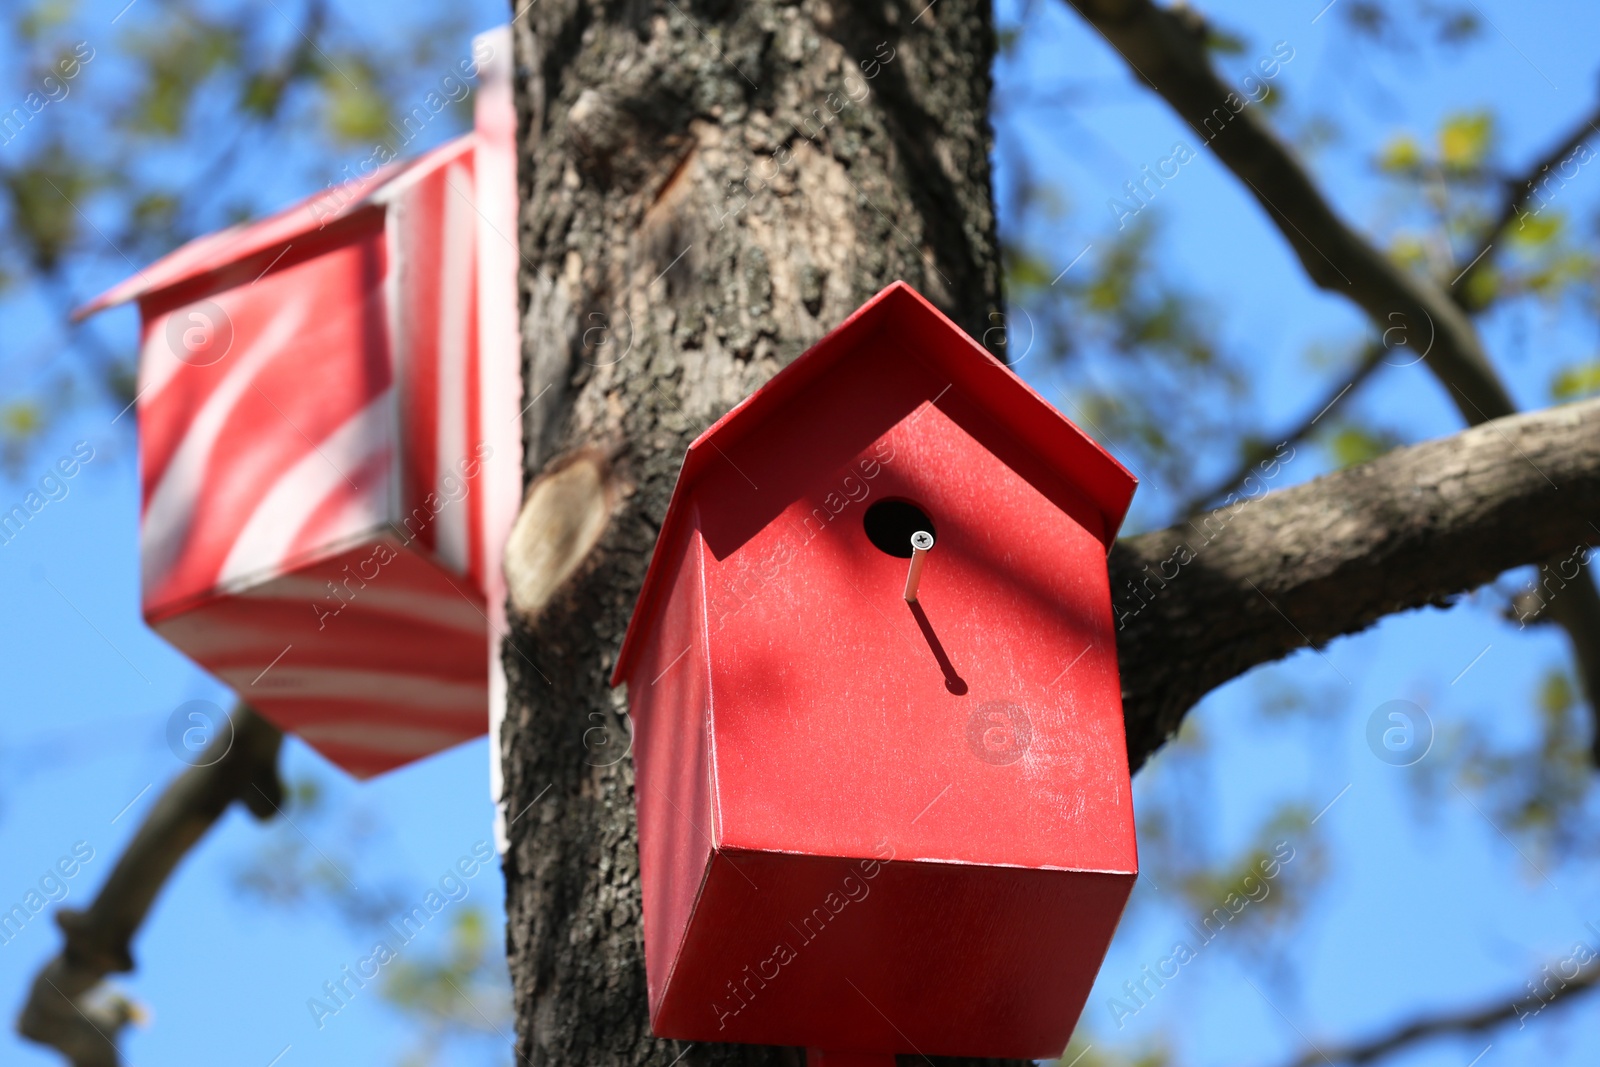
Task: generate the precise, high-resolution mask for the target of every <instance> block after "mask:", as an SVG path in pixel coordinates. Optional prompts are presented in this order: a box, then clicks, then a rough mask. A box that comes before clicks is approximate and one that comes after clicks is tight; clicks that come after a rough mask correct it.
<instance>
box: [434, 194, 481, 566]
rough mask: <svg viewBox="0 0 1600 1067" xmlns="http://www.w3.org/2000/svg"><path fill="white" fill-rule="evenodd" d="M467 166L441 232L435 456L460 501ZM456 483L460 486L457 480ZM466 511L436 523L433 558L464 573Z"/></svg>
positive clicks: (469, 310) (468, 253) (469, 267)
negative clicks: (437, 423)
mask: <svg viewBox="0 0 1600 1067" xmlns="http://www.w3.org/2000/svg"><path fill="white" fill-rule="evenodd" d="M470 183H471V176H470V175H469V174H468V173H467V169H466V168H465V167H463V166H460V165H459V164H458V165H455V166H452V167H451V168H450V169H449V170H448V171H446V172H445V189H444V192H443V194H442V195H443V197H444V212H443V215H444V217H443V219H442V220H440V224H441V225H442V226H443V227H444V229H443V232H442V233H441V234H440V245H441V254H440V257H439V258H440V261H441V262H440V263H439V266H438V270H439V272H440V275H439V278H438V285H437V293H438V300H439V349H438V354H439V395H438V398H437V400H438V405H439V442H438V451H437V453H436V454H435V463H436V464H437V468H436V469H437V472H438V473H437V475H436V478H437V481H436V484H435V487H434V491H435V492H437V493H438V494H439V495H440V496H442V497H445V498H446V499H460V488H459V486H458V487H457V489H456V491H455V492H453V493H451V492H446V490H445V488H444V484H445V479H447V478H448V479H455V480H457V481H458V480H459V479H460V476H461V463H462V461H463V460H464V459H466V457H467V450H468V449H469V448H470V447H471V444H470V443H469V442H468V441H467V331H468V329H469V324H470V323H471V316H472V315H473V314H474V313H475V311H476V309H475V308H473V307H472V306H471V303H470V301H469V297H470V296H471V294H472V271H473V266H474V264H473V262H472V258H473V256H472V254H473V247H472V246H473V236H474V235H473V225H474V222H475V221H476V212H474V210H473V206H472V204H471V203H470V202H468V200H467V199H466V196H465V194H464V193H463V192H461V190H463V189H467V188H470V187H471V184H470ZM452 484H455V483H454V482H452ZM467 529H468V527H467V509H466V508H464V507H447V508H445V509H444V510H443V511H441V512H440V513H439V516H438V518H437V519H435V520H434V533H433V537H434V554H435V557H436V558H437V559H438V560H439V562H440V563H442V564H443V565H444V566H445V567H447V568H449V569H450V570H452V571H454V572H455V573H457V574H465V573H466V570H467V563H468V560H469V552H468V548H467Z"/></svg>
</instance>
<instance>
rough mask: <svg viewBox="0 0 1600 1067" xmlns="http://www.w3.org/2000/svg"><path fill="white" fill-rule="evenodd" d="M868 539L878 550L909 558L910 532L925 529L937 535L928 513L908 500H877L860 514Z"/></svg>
mask: <svg viewBox="0 0 1600 1067" xmlns="http://www.w3.org/2000/svg"><path fill="white" fill-rule="evenodd" d="M861 527H862V529H864V530H865V531H866V532H867V540H869V541H871V542H872V544H873V547H875V548H876V549H877V550H878V551H880V552H887V553H888V554H889V555H891V556H899V557H900V558H901V559H910V558H911V535H912V534H914V533H917V532H918V531H925V532H927V533H930V534H933V535H934V537H935V538H937V537H938V535H939V531H938V530H935V529H934V528H933V520H932V519H930V518H928V513H927V512H925V511H923V510H922V509H921V508H919V507H917V505H915V504H913V503H912V502H911V501H909V500H880V501H878V502H877V503H876V504H873V505H872V506H871V507H869V508H867V510H866V514H864V515H862V516H861Z"/></svg>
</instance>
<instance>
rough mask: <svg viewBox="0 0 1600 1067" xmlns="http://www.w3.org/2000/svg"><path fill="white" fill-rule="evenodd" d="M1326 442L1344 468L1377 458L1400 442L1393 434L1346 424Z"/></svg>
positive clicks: (1337, 462) (1333, 456)
mask: <svg viewBox="0 0 1600 1067" xmlns="http://www.w3.org/2000/svg"><path fill="white" fill-rule="evenodd" d="M1325 443H1326V446H1327V449H1328V452H1329V453H1330V455H1331V456H1332V458H1333V462H1334V463H1335V464H1336V465H1337V466H1339V467H1341V468H1342V467H1354V466H1357V465H1358V464H1361V463H1366V462H1367V461H1368V460H1373V459H1377V458H1378V457H1379V456H1381V455H1383V454H1384V453H1385V452H1388V451H1389V450H1390V449H1392V448H1394V446H1395V445H1396V444H1398V443H1399V442H1398V441H1397V440H1395V438H1394V436H1393V435H1392V434H1388V433H1384V432H1381V431H1374V430H1368V429H1365V428H1364V427H1361V426H1356V425H1354V424H1346V425H1344V426H1341V427H1339V428H1338V429H1337V430H1335V431H1334V432H1333V433H1332V435H1331V436H1330V437H1329V438H1328V439H1327V441H1326V442H1325Z"/></svg>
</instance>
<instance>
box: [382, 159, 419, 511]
mask: <svg viewBox="0 0 1600 1067" xmlns="http://www.w3.org/2000/svg"><path fill="white" fill-rule="evenodd" d="M391 184H392V183H391ZM405 209H406V204H405V200H404V198H399V199H396V200H394V201H391V202H389V203H388V205H387V206H386V207H385V208H384V212H383V242H384V245H385V255H384V275H383V302H384V317H383V319H384V323H385V325H387V326H388V328H389V368H390V373H391V374H392V375H393V376H394V377H393V379H392V380H393V381H394V382H395V385H396V387H395V388H394V389H392V390H390V396H389V424H390V425H391V426H392V427H393V428H394V430H393V432H394V441H395V442H396V444H398V445H399V446H400V447H398V448H396V449H395V450H394V464H393V465H392V466H391V467H390V468H389V500H388V505H387V507H386V508H385V511H386V512H387V514H388V517H389V519H390V521H391V522H398V521H399V520H400V502H401V501H402V500H404V499H405V492H404V490H405V482H404V480H403V476H404V470H405V461H406V425H407V424H406V416H405V411H406V408H405V399H406V397H407V396H409V395H410V393H411V390H412V388H413V386H412V382H411V333H410V331H408V330H406V329H405V328H404V323H405V318H404V315H403V314H402V309H403V308H404V307H405V303H404V302H403V300H402V297H401V287H400V279H401V276H402V275H403V274H404V272H405V270H406V268H407V267H408V266H409V265H410V263H409V260H408V258H407V256H406V249H405V241H404V240H403V239H402V235H403V234H404V233H405V218H406V210H405Z"/></svg>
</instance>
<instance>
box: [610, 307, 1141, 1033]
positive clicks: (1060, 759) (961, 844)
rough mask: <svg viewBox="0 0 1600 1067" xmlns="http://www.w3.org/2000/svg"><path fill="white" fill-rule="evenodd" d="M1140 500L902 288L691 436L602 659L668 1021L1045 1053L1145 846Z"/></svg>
mask: <svg viewBox="0 0 1600 1067" xmlns="http://www.w3.org/2000/svg"><path fill="white" fill-rule="evenodd" d="M1132 488H1133V482H1132V479H1131V477H1129V476H1128V475H1127V473H1126V472H1125V471H1123V470H1122V469H1121V468H1120V467H1118V466H1117V465H1116V464H1115V462H1114V461H1112V460H1111V459H1110V458H1109V457H1108V456H1106V455H1105V454H1104V453H1103V452H1100V450H1099V449H1098V448H1097V447H1095V446H1094V445H1093V443H1092V442H1090V441H1088V440H1087V438H1085V437H1083V435H1082V434H1081V433H1079V432H1078V431H1077V430H1076V428H1074V427H1071V425H1070V424H1069V423H1066V421H1065V420H1064V419H1062V418H1061V417H1060V416H1059V414H1057V413H1055V412H1054V411H1053V410H1051V409H1049V408H1048V406H1047V405H1045V404H1044V403H1043V402H1042V401H1040V400H1039V399H1038V398H1037V396H1035V395H1034V394H1033V393H1032V392H1031V391H1030V390H1028V389H1027V388H1026V386H1024V385H1022V383H1021V382H1020V381H1019V380H1018V379H1016V377H1015V375H1014V374H1012V372H1011V371H1010V370H1008V369H1007V368H1005V367H1003V366H1002V365H1000V364H998V363H997V362H995V361H994V360H993V359H992V358H990V357H988V356H987V354H986V353H984V352H983V351H982V350H981V349H979V348H977V346H976V345H974V344H973V343H972V342H971V341H970V340H968V339H967V338H966V337H965V335H963V334H961V333H960V332H959V331H958V330H956V328H955V327H954V326H952V325H951V324H950V323H949V322H948V320H946V319H944V318H943V317H942V316H940V315H939V314H938V313H937V312H936V311H934V310H933V309H932V308H931V307H930V306H928V305H927V304H926V302H924V301H922V300H921V298H920V297H917V296H916V294H915V293H913V292H912V291H911V290H910V289H909V288H907V287H905V286H902V285H897V286H893V287H891V288H890V289H889V290H886V291H885V292H884V293H882V294H880V295H879V296H878V297H876V298H874V300H873V301H872V302H871V303H869V304H868V305H867V306H866V307H865V308H863V310H862V311H861V312H858V313H857V315H856V316H853V317H852V319H851V320H849V321H847V322H846V323H845V324H844V325H843V326H841V327H840V328H839V329H838V330H836V331H835V332H834V333H833V334H830V335H829V337H828V338H825V339H824V340H823V341H822V342H820V343H819V344H818V345H817V346H816V347H815V348H813V349H812V350H811V351H809V352H808V353H807V354H805V355H804V356H802V357H801V358H800V359H799V360H797V361H796V363H795V364H793V365H791V367H789V368H788V369H786V370H785V371H784V372H783V373H782V374H780V375H779V376H778V378H775V379H774V380H773V382H772V383H770V384H769V385H768V386H767V387H766V388H764V389H763V390H761V391H759V392H758V393H756V394H755V395H754V396H753V397H752V398H750V399H749V400H748V401H746V402H745V403H744V404H742V405H741V406H740V407H739V408H737V409H735V411H734V412H732V413H730V415H729V416H727V417H726V418H724V419H723V420H721V421H720V422H719V423H718V424H717V425H716V426H714V427H713V428H712V429H711V430H709V431H707V433H706V434H705V435H703V436H702V437H701V439H700V440H699V441H697V442H696V443H695V445H694V446H692V447H691V450H690V455H689V457H688V458H686V460H685V464H684V472H683V474H682V475H681V476H680V481H679V488H678V492H677V494H675V497H674V501H673V504H672V506H671V507H670V508H669V511H668V517H667V520H666V523H665V524H664V527H663V533H662V536H661V539H660V542H659V543H658V547H657V554H656V557H655V559H654V560H653V561H652V565H651V573H650V576H649V577H647V579H646V583H645V588H644V590H643V592H642V593H641V596H640V603H639V608H638V609H637V611H636V614H635V619H634V623H633V626H632V627H631V628H630V632H629V636H628V640H627V641H626V642H625V644H624V648H623V651H622V653H621V655H620V657H619V663H618V666H617V670H616V677H617V678H618V679H626V680H627V681H628V683H629V700H630V706H631V708H632V710H633V712H634V715H635V729H636V739H637V740H636V750H635V751H636V762H637V775H638V777H637V789H636V794H637V797H638V804H639V812H640V851H641V862H642V867H641V875H642V879H643V883H644V893H645V929H646V962H647V971H648V973H649V978H650V998H651V1010H652V1022H653V1025H654V1028H655V1030H656V1032H657V1033H659V1034H662V1035H663V1036H669V1037H676V1038H682V1039H688V1040H720V1041H730V1040H732V1041H750V1042H760V1043H777V1044H804V1045H807V1046H811V1047H816V1048H825V1049H835V1050H856V1051H871V1052H879V1053H887V1052H917V1051H920V1052H923V1053H927V1054H947V1055H973V1056H1007V1057H1032V1058H1040V1057H1047V1056H1053V1055H1055V1054H1057V1053H1059V1052H1060V1051H1061V1049H1062V1047H1063V1046H1064V1045H1065V1043H1066V1041H1067V1039H1068V1037H1069V1036H1070V1034H1071V1030H1072V1027H1073V1025H1074V1023H1075V1021H1076V1018H1077V1014H1078V1011H1079V1010H1080V1008H1081V1006H1082V1004H1083V1001H1084V999H1085V998H1086V996H1087V994H1088V990H1089V987H1090V985H1091V984H1092V982H1093V979H1094V975H1095V971H1096V970H1097V968H1098V965H1099V961H1100V959H1101V958H1102V956H1103V954H1104V952H1105V949H1106V946H1107V944H1108V943H1109V940H1110V937H1111V934H1112V932H1113V930H1114V929H1115V926H1116V922H1117V919H1118V917H1119V916H1120V913H1121V910H1122V907H1123V905H1124V903H1125V901H1126V898H1127V894H1128V892H1129V890H1130V888H1131V886H1132V882H1133V879H1134V876H1135V873H1136V871H1137V866H1138V860H1137V852H1136V848H1135V843H1134V828H1133V812H1132V802H1131V795H1130V785H1129V776H1128V766H1127V759H1126V750H1125V740H1124V736H1123V727H1122V709H1121V701H1120V686H1119V682H1118V676H1117V666H1116V653H1115V631H1114V624H1113V619H1112V614H1111V598H1110V589H1109V580H1108V576H1107V573H1106V565H1105V553H1106V550H1107V547H1108V545H1109V543H1110V540H1111V538H1112V537H1113V536H1114V533H1115V529H1116V527H1117V525H1118V524H1119V523H1120V521H1121V518H1122V514H1123V512H1124V511H1125V509H1126V506H1127V497H1128V496H1129V495H1131V492H1132ZM913 534H919V539H917V540H915V541H914V540H913V537H912V535H913ZM918 544H920V545H923V546H928V545H930V544H931V546H932V547H931V548H929V547H924V549H923V550H922V551H923V552H925V554H924V555H919V556H918V557H917V558H916V561H915V566H914V567H913V566H912V562H913V555H914V552H913V548H914V546H915V545H918ZM908 568H910V570H908ZM913 572H914V573H915V574H919V575H920V579H917V580H913ZM669 645H670V646H671V647H668V646H669ZM697 674H698V675H700V676H702V677H701V678H700V679H697V678H696V677H695V675H697ZM691 812H693V813H694V814H693V815H691V814H690V813H691ZM657 835H660V839H657ZM696 838H698V840H696ZM669 841H670V842H671V843H670V844H669V843H668V842H669ZM664 882H672V883H673V884H672V885H670V886H669V885H665V884H663V883H664ZM669 901H670V902H671V903H670V906H668V905H667V902H669ZM686 901H687V903H686ZM823 930H826V931H827V933H826V934H824V933H823V932H822V931H823ZM888 1020H893V1022H892V1023H889V1022H888Z"/></svg>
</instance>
